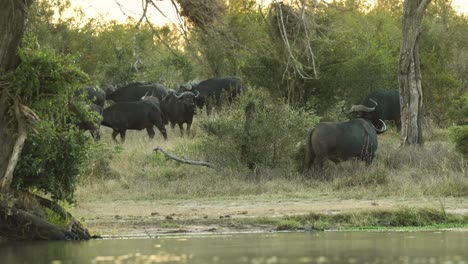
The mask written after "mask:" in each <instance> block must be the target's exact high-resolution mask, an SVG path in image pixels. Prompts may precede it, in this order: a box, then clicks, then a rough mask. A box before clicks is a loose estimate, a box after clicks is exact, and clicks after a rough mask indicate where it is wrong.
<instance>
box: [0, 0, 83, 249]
mask: <svg viewBox="0 0 468 264" xmlns="http://www.w3.org/2000/svg"><path fill="white" fill-rule="evenodd" d="M33 2H34V0H15V1H2V2H0V36H1V37H2V41H1V42H0V237H2V238H7V239H14V240H31V239H40V240H49V239H54V240H69V239H74V240H76V239H89V238H91V236H90V235H89V233H88V231H87V230H86V229H85V228H83V227H82V226H81V224H80V223H79V222H78V221H77V220H76V219H74V218H73V217H72V216H71V215H70V214H69V213H68V212H67V211H65V210H64V209H63V208H62V207H61V206H59V205H58V204H57V202H56V201H51V200H48V199H45V198H43V197H40V196H38V195H35V194H31V193H29V192H28V191H17V190H12V189H11V188H10V185H11V183H12V181H13V180H14V177H13V175H14V173H15V170H16V169H17V168H18V161H19V160H20V156H21V152H22V150H23V146H24V144H25V141H26V140H27V137H28V131H29V130H30V127H32V126H30V125H29V124H28V123H29V120H35V121H37V120H38V117H37V115H36V114H35V113H34V112H33V111H32V110H31V109H29V108H28V107H27V106H26V105H27V104H28V103H32V101H33V100H32V99H31V98H33V96H32V95H35V96H37V97H39V96H40V94H39V87H36V86H38V85H35V84H33V85H32V86H33V87H29V86H22V85H18V83H15V82H14V81H12V80H28V79H37V78H38V77H42V76H40V75H38V76H27V77H25V76H23V77H25V78H19V79H18V78H16V79H15V78H13V77H12V76H16V74H18V73H23V74H24V73H26V71H24V70H25V69H24V68H22V66H21V65H25V64H24V63H23V60H21V59H24V56H23V57H21V56H20V54H19V53H17V52H18V47H19V46H20V43H21V40H22V37H23V34H24V30H25V23H26V20H27V16H28V11H29V8H30V7H31V4H32V3H33ZM41 56H42V57H44V56H43V55H42V54H39V55H38V57H41ZM20 62H21V64H20ZM44 62H45V63H44V64H46V65H49V66H50V65H53V64H50V63H48V62H49V61H44ZM36 66H37V67H29V69H30V70H36V68H38V69H41V66H42V65H36ZM72 70H73V69H72ZM49 72H50V73H51V74H52V75H54V76H55V77H57V78H60V77H62V75H61V72H55V68H54V69H52V70H50V69H49ZM70 72H71V71H70ZM76 73H77V74H78V75H79V74H80V72H79V71H76ZM19 76H20V77H21V74H19ZM45 77H46V78H47V77H49V76H45ZM72 77H74V76H72ZM63 79H65V80H66V79H67V78H63ZM46 86H47V85H46ZM28 89H29V90H28ZM25 91H29V95H31V96H24V95H27V94H28V93H27V92H25ZM22 95H23V96H22ZM23 103H24V104H23ZM25 104H26V105H25ZM59 165H60V164H59ZM15 178H16V177H15ZM49 219H53V221H52V220H49Z"/></svg>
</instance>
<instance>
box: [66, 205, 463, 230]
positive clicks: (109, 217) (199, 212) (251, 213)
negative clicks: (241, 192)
mask: <svg viewBox="0 0 468 264" xmlns="http://www.w3.org/2000/svg"><path fill="white" fill-rule="evenodd" d="M405 206H406V207H427V208H437V209H442V208H444V209H445V210H446V212H448V213H456V214H467V213H468V199H467V198H443V199H441V200H437V199H423V198H421V199H378V200H354V199H350V200H339V199H335V200H302V199H301V200H299V199H292V200H285V199H282V200H223V201H211V200H201V201H173V200H171V201H102V202H100V201H97V202H84V203H80V204H79V205H78V206H77V207H76V208H74V209H73V210H72V211H73V214H74V215H75V216H76V217H78V218H81V219H84V223H85V225H86V226H87V227H88V228H89V229H90V231H91V232H93V233H99V234H101V235H103V236H104V237H106V236H151V237H154V236H157V235H163V234H172V233H206V232H218V233H225V232H265V231H270V230H272V229H273V228H274V227H273V226H272V225H271V224H268V223H267V221H261V219H262V218H281V217H285V216H292V215H305V214H308V213H311V212H314V213H323V214H339V213H345V212H348V213H349V212H359V211H365V210H389V209H397V208H400V207H405ZM254 219H260V220H259V221H256V220H254ZM246 220H253V221H246Z"/></svg>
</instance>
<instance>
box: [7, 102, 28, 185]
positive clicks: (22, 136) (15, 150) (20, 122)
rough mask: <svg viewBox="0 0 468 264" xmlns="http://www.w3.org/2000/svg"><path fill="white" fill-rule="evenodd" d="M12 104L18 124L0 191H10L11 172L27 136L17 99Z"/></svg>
mask: <svg viewBox="0 0 468 264" xmlns="http://www.w3.org/2000/svg"><path fill="white" fill-rule="evenodd" d="M14 102H15V103H14V106H13V107H14V111H15V117H16V122H18V137H17V138H16V142H15V145H14V146H13V150H12V152H11V155H10V160H9V162H8V165H7V168H6V171H5V175H3V177H1V178H2V182H1V183H0V190H9V189H10V185H11V182H12V181H13V172H14V171H15V168H16V164H17V163H18V160H19V158H20V155H21V151H22V150H23V145H24V141H26V137H27V136H28V131H27V128H26V124H25V122H24V120H23V119H22V117H21V113H20V111H21V110H20V103H19V102H18V99H15V100H14Z"/></svg>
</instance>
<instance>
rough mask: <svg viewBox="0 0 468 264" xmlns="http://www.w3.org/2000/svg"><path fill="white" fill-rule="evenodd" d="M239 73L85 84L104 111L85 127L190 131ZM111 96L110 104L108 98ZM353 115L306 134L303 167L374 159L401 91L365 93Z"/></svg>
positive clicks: (86, 93)
mask: <svg viewBox="0 0 468 264" xmlns="http://www.w3.org/2000/svg"><path fill="white" fill-rule="evenodd" d="M244 89H245V87H244V86H242V84H241V80H240V78H239V77H235V76H230V77H223V78H210V79H207V80H204V81H197V82H189V83H186V84H183V85H181V86H180V87H179V88H178V90H177V91H174V90H171V89H167V88H166V87H164V86H163V85H160V84H149V83H141V82H134V83H130V84H126V85H116V86H114V85H110V86H108V87H106V88H105V89H104V90H102V89H98V88H94V87H86V88H84V89H81V90H79V91H77V92H76V95H77V96H83V97H86V98H88V99H89V101H90V102H91V106H90V109H91V110H92V111H94V112H96V113H98V114H99V115H100V116H102V120H101V118H100V119H99V120H96V121H97V122H81V123H79V124H78V126H79V127H80V128H81V129H85V130H89V131H90V132H91V135H92V136H93V137H94V138H96V139H99V138H100V133H99V126H100V125H103V126H107V127H109V128H111V129H112V130H113V132H112V138H113V139H114V141H117V139H116V136H117V135H118V134H120V138H121V142H122V143H123V142H125V133H126V130H128V129H130V130H143V129H146V131H147V133H148V135H149V137H150V138H153V137H154V135H155V132H154V130H153V127H154V126H156V127H157V128H158V130H159V131H160V132H161V134H162V135H163V137H164V139H167V132H166V129H165V126H166V125H167V124H169V123H170V124H171V127H172V128H174V127H175V125H178V126H179V128H180V132H181V134H182V135H183V134H184V128H183V124H184V123H185V124H186V130H187V133H190V127H191V125H192V120H193V116H194V114H195V112H196V107H198V108H200V109H203V108H206V112H207V114H208V115H210V113H211V111H212V109H213V107H217V108H218V107H220V106H221V104H222V101H223V99H227V100H229V101H231V100H233V99H234V98H236V97H237V96H238V95H239V94H240V93H241V92H242V91H243V90H244ZM106 100H107V101H112V102H113V103H112V104H110V106H108V107H104V106H105V102H106ZM349 114H350V115H351V119H350V120H349V121H345V122H321V123H319V124H318V125H316V126H315V127H314V128H313V129H311V130H310V131H309V133H308V135H307V139H306V146H305V157H304V172H307V171H308V170H309V169H310V168H311V166H312V165H313V164H315V165H316V166H319V167H321V166H322V165H323V162H324V161H325V160H331V161H334V162H339V161H343V160H349V159H352V158H357V159H359V160H362V161H365V162H366V163H367V164H370V163H372V161H373V159H374V157H375V152H376V150H377V144H378V143H377V134H381V133H383V132H385V131H386V129H387V126H386V124H385V122H384V121H393V122H394V123H395V125H396V127H397V130H398V131H399V130H400V129H401V120H400V96H399V91H398V90H379V91H374V92H372V93H370V94H369V95H367V96H366V97H365V98H364V99H363V100H362V101H361V103H360V104H358V105H353V106H352V107H351V109H350V111H349Z"/></svg>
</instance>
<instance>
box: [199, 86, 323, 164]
mask: <svg viewBox="0 0 468 264" xmlns="http://www.w3.org/2000/svg"><path fill="white" fill-rule="evenodd" d="M249 103H253V104H255V113H254V115H253V121H252V124H251V129H250V137H249V139H248V143H247V148H246V150H245V152H244V156H241V148H242V145H243V144H245V142H247V141H246V140H245V138H244V126H245V108H246V106H247V105H248V104H249ZM316 123H318V118H317V117H316V116H314V115H311V114H308V113H306V112H304V111H303V110H301V109H294V108H292V107H291V106H289V105H288V104H287V103H285V102H283V101H281V100H274V99H272V98H271V97H270V96H269V95H268V94H267V93H266V92H264V91H262V90H255V89H251V90H249V91H248V92H246V93H245V94H244V95H243V96H241V97H240V99H239V100H237V101H235V102H233V103H232V104H231V105H230V106H229V107H225V108H224V109H223V111H222V113H219V114H218V115H217V116H215V117H212V118H206V119H203V120H201V128H202V129H203V130H204V131H205V132H206V136H204V137H203V139H202V142H201V144H200V146H199V149H200V152H202V154H203V155H204V156H205V157H206V159H207V160H210V161H211V162H214V163H216V164H218V165H220V166H238V165H242V164H245V163H247V162H248V163H253V164H255V166H257V167H258V166H260V167H267V168H277V167H281V168H289V167H291V166H294V157H295V153H297V151H298V150H297V149H298V145H299V143H301V142H303V141H304V140H305V138H306V134H307V131H308V130H309V129H310V128H311V127H313V126H314V125H315V124H316Z"/></svg>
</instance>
